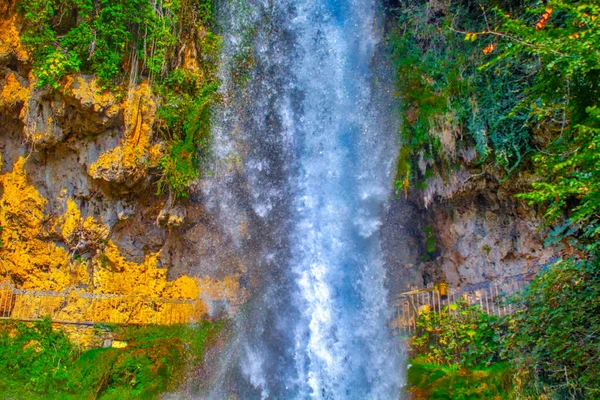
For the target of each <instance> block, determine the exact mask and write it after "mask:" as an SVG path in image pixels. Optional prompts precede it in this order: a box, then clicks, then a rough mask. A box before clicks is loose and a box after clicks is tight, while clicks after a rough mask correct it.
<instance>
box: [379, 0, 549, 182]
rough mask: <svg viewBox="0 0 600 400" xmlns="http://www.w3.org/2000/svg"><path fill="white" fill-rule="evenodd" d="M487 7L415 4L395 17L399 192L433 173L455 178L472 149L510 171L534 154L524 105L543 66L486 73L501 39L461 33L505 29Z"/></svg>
mask: <svg viewBox="0 0 600 400" xmlns="http://www.w3.org/2000/svg"><path fill="white" fill-rule="evenodd" d="M481 4H482V6H481V7H473V5H472V4H470V3H466V2H461V1H443V2H436V3H435V4H433V3H432V4H430V3H429V2H420V1H407V2H402V4H401V6H400V8H398V9H397V10H395V15H396V16H397V25H396V28H395V30H394V31H393V32H392V33H391V34H390V35H389V39H390V43H391V46H392V48H393V50H394V61H395V68H396V74H397V86H398V88H397V89H398V95H399V96H400V97H401V99H402V101H401V108H402V110H401V116H402V119H403V123H402V128H401V138H402V149H401V151H400V154H399V161H398V172H397V183H396V185H397V187H398V188H399V189H400V188H404V190H407V188H408V186H409V185H410V184H411V183H415V182H417V183H418V182H419V181H420V180H421V179H424V178H428V177H429V176H431V174H438V175H442V176H444V175H447V174H448V173H449V172H451V171H452V170H453V168H454V166H455V164H456V161H457V159H458V158H459V155H460V153H461V152H462V151H464V150H468V149H471V148H473V149H476V151H477V154H478V158H479V161H480V162H493V163H494V164H495V165H498V166H500V167H502V168H503V169H504V170H506V171H507V172H511V171H512V170H514V169H515V168H516V167H518V166H519V165H520V164H521V162H522V160H523V158H524V156H525V155H526V154H528V153H529V152H530V151H531V148H532V146H531V127H530V126H528V125H527V121H528V119H529V116H528V110H527V109H526V108H523V107H521V108H517V106H518V105H520V104H522V102H523V99H524V98H525V91H526V90H528V89H529V88H530V86H531V84H532V76H533V74H534V73H535V71H536V69H537V68H538V63H537V61H536V60H535V59H534V58H532V57H527V56H525V55H523V56H521V57H514V58H504V59H502V60H499V61H498V62H497V63H496V64H494V65H493V66H492V67H488V68H486V69H480V68H479V67H480V66H481V65H483V64H484V63H485V62H487V61H489V60H491V59H492V58H493V55H492V54H490V52H488V51H487V50H486V51H485V52H483V51H482V48H486V47H487V48H488V49H489V48H490V47H489V46H490V45H493V44H494V41H493V39H492V38H486V37H481V36H480V35H476V34H475V35H469V36H467V37H465V35H463V34H461V33H458V32H457V29H465V30H467V31H477V32H479V31H482V30H484V29H486V26H487V24H491V23H497V20H498V18H497V17H495V13H494V12H493V10H492V8H491V6H490V5H488V4H487V2H482V3H481ZM484 5H485V7H489V10H487V9H486V8H485V7H484ZM486 10H487V11H486ZM513 12H515V13H519V12H522V8H521V7H518V8H515V9H514V10H513ZM486 18H487V19H486ZM465 38H466V39H467V40H465ZM463 154H464V153H463Z"/></svg>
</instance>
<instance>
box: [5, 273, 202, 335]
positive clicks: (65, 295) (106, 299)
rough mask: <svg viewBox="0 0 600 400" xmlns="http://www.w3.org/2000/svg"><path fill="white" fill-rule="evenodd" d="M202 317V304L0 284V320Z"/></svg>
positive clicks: (66, 321) (174, 320)
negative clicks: (30, 288)
mask: <svg viewBox="0 0 600 400" xmlns="http://www.w3.org/2000/svg"><path fill="white" fill-rule="evenodd" d="M202 314H203V306H202V304H201V303H200V302H199V301H194V300H188V299H171V298H163V297H158V298H151V297H143V296H134V295H131V296H128V295H117V294H103V293H89V292H85V291H83V290H67V291H64V292H54V291H46V290H25V289H18V288H16V287H15V286H13V285H12V284H8V283H3V284H0V319H16V320H21V321H37V320H41V319H42V318H44V317H49V318H50V319H51V320H52V322H56V323H62V324H78V325H95V324H99V323H116V324H132V325H135V324H158V325H171V324H178V323H190V322H196V321H198V320H200V319H201V317H202Z"/></svg>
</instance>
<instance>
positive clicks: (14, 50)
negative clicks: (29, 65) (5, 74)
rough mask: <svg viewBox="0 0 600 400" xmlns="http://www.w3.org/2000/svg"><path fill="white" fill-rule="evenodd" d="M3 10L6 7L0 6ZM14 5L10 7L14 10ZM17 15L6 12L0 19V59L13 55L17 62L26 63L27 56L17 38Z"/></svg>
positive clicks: (11, 11)
mask: <svg viewBox="0 0 600 400" xmlns="http://www.w3.org/2000/svg"><path fill="white" fill-rule="evenodd" d="M2 5H3V6H4V7H3V8H5V7H6V5H5V4H2ZM14 6H15V5H14V4H13V5H12V7H13V8H14ZM19 22H20V21H19V14H18V13H17V12H16V10H14V9H13V10H7V12H5V13H4V17H3V18H0V58H5V57H10V56H12V55H14V56H15V57H17V59H18V60H19V61H27V60H28V58H29V56H28V54H27V51H25V48H24V47H23V45H22V44H21V38H20V37H19V28H18V25H19V24H20V23H19Z"/></svg>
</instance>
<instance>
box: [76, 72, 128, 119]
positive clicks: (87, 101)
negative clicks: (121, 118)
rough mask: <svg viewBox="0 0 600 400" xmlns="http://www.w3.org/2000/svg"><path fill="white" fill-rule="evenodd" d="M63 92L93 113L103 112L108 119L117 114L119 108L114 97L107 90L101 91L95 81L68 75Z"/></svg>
mask: <svg viewBox="0 0 600 400" xmlns="http://www.w3.org/2000/svg"><path fill="white" fill-rule="evenodd" d="M64 91H65V93H66V94H67V95H68V96H70V97H73V98H75V99H77V100H78V101H79V103H80V104H81V105H83V106H85V107H88V108H91V109H92V110H93V111H94V112H96V113H101V112H105V113H106V116H107V117H108V118H112V117H114V116H116V115H117V114H118V113H119V110H120V108H119V106H118V102H117V99H116V97H115V95H114V94H113V93H112V92H111V91H109V90H102V88H101V87H100V86H99V85H98V83H97V79H85V78H84V77H83V76H81V75H69V76H67V77H66V79H65V84H64Z"/></svg>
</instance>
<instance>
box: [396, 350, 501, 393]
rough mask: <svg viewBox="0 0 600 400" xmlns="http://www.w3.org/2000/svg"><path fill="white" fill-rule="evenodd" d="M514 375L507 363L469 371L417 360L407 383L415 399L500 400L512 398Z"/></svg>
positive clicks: (412, 365)
mask: <svg viewBox="0 0 600 400" xmlns="http://www.w3.org/2000/svg"><path fill="white" fill-rule="evenodd" d="M512 374H513V372H512V368H511V366H510V364H509V363H507V362H504V363H499V364H494V365H492V366H490V367H481V368H476V369H465V368H460V367H457V366H455V365H452V366H447V365H436V364H431V363H427V362H424V361H422V360H421V359H413V360H411V361H410V367H409V369H408V372H407V380H408V385H409V392H410V393H411V397H410V398H411V399H413V400H421V399H422V400H425V399H427V400H429V399H436V400H479V399H481V400H483V399H486V400H490V399H498V400H499V399H510V398H512V397H511V396H512V388H513V383H512Z"/></svg>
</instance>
